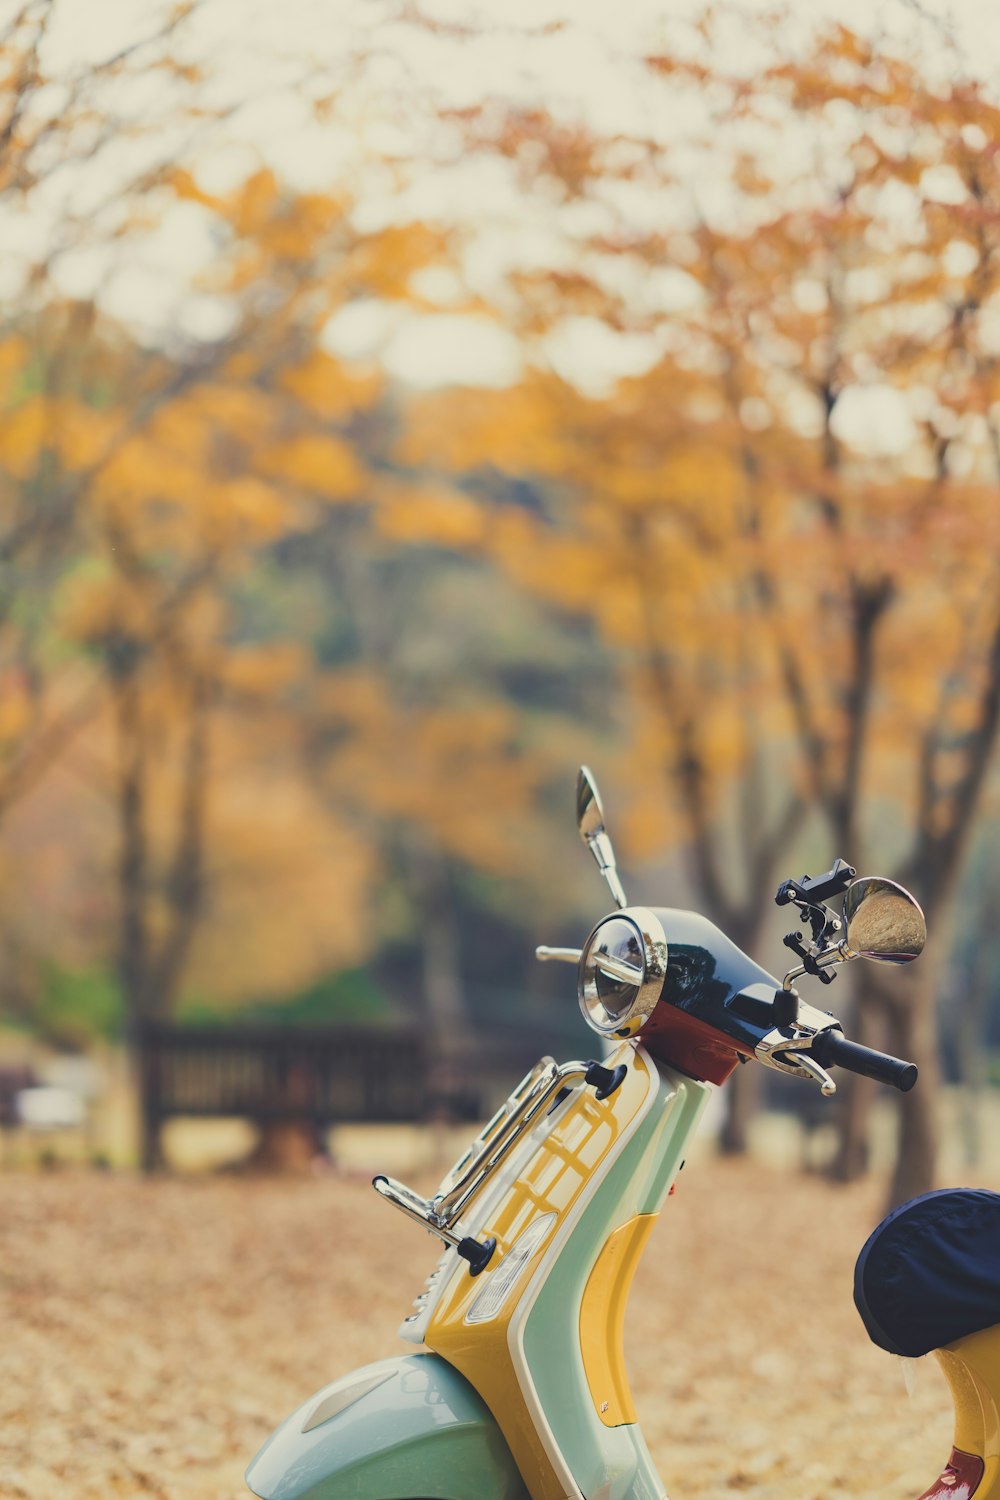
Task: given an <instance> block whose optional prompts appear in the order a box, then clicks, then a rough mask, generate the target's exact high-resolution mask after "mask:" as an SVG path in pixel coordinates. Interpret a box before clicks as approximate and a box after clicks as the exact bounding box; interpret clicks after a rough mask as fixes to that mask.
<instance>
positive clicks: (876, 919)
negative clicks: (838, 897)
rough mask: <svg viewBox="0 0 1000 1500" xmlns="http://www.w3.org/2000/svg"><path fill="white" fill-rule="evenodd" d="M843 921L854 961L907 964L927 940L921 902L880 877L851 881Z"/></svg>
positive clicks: (866, 876)
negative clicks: (857, 959)
mask: <svg viewBox="0 0 1000 1500" xmlns="http://www.w3.org/2000/svg"><path fill="white" fill-rule="evenodd" d="M844 920H845V923H846V925H847V938H846V946H847V948H848V949H849V950H850V956H851V957H852V958H870V959H872V961H873V962H875V963H880V964H908V963H912V961H913V960H914V959H915V958H917V957H918V956H919V955H920V953H921V952H922V951H923V946H924V943H925V942H926V941H927V923H926V921H925V919H924V914H923V911H922V910H921V908H920V904H919V902H918V901H917V900H916V899H915V898H914V897H913V896H911V895H910V893H909V891H908V890H906V889H905V888H904V887H903V886H901V885H897V884H896V882H895V881H894V880H886V879H885V878H884V877H883V876H881V875H860V876H859V877H858V878H857V880H853V881H852V882H851V884H850V885H849V886H848V888H847V895H846V896H845V897H844ZM845 956H846V955H845Z"/></svg>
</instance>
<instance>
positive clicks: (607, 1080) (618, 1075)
mask: <svg viewBox="0 0 1000 1500" xmlns="http://www.w3.org/2000/svg"><path fill="white" fill-rule="evenodd" d="M627 1072H628V1068H626V1066H625V1064H624V1063H619V1064H618V1066H617V1068H605V1067H604V1066H603V1064H602V1063H599V1062H590V1063H588V1064H587V1071H586V1073H585V1074H584V1075H583V1081H584V1083H589V1084H590V1086H591V1088H592V1089H594V1091H595V1094H596V1097H597V1098H598V1099H607V1098H608V1097H609V1096H610V1095H611V1094H613V1093H614V1091H615V1089H617V1088H620V1087H621V1084H622V1081H623V1079H624V1077H625V1074H626V1073H627Z"/></svg>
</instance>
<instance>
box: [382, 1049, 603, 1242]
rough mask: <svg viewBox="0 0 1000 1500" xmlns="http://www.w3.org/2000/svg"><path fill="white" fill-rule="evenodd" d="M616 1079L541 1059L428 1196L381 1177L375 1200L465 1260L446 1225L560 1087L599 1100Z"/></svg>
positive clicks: (582, 1065)
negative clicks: (586, 1091)
mask: <svg viewBox="0 0 1000 1500" xmlns="http://www.w3.org/2000/svg"><path fill="white" fill-rule="evenodd" d="M616 1075H617V1076H616ZM622 1076H624V1069H623V1068H621V1069H616V1070H615V1073H614V1074H609V1073H608V1070H607V1069H606V1068H601V1067H600V1066H599V1065H598V1064H595V1063H593V1062H567V1063H561V1064H557V1063H556V1062H555V1061H554V1059H553V1058H551V1057H543V1058H542V1059H541V1061H539V1062H537V1063H536V1064H535V1066H534V1067H533V1068H532V1070H531V1072H530V1073H529V1074H528V1075H527V1076H526V1077H525V1078H523V1079H522V1080H521V1082H520V1083H519V1084H518V1086H517V1088H516V1089H515V1090H514V1092H513V1093H512V1094H511V1095H510V1097H509V1098H508V1099H507V1100H506V1102H505V1103H504V1104H503V1105H502V1106H501V1108H500V1109H498V1110H497V1112H496V1114H495V1115H494V1116H493V1118H492V1120H490V1122H489V1124H488V1125H487V1126H486V1127H485V1129H484V1130H483V1131H482V1132H481V1133H480V1135H478V1136H477V1137H476V1139H475V1140H474V1141H473V1143H472V1145H471V1146H470V1147H469V1149H468V1151H466V1152H465V1154H464V1155H463V1156H461V1157H459V1159H458V1161H457V1162H456V1163H455V1165H454V1166H453V1167H452V1169H451V1171H450V1172H449V1173H448V1175H447V1177H446V1178H445V1179H444V1181H443V1182H442V1183H441V1186H440V1187H439V1189H438V1191H437V1193H436V1194H435V1195H434V1197H433V1198H421V1197H420V1195H419V1193H415V1192H414V1191H413V1189H412V1188H408V1187H406V1186H405V1184H404V1183H402V1182H396V1181H395V1180H394V1179H393V1178H392V1177H385V1176H383V1175H379V1176H378V1177H375V1178H373V1179H372V1186H373V1187H374V1189H375V1191H376V1192H377V1193H378V1194H379V1195H380V1197H382V1198H385V1199H386V1201H387V1202H389V1203H391V1204H392V1205H393V1206H394V1207H395V1208H398V1209H399V1210H400V1211H401V1212H402V1213H404V1214H406V1216H407V1217H408V1218H410V1219H413V1220H415V1221H416V1223H418V1224H422V1225H423V1226H424V1228H425V1229H429V1230H430V1232H431V1234H435V1235H437V1237H438V1238H439V1239H441V1240H444V1242H445V1244H446V1245H452V1246H454V1247H455V1248H456V1249H458V1250H459V1253H460V1254H464V1255H465V1256H466V1259H468V1255H467V1254H466V1251H464V1250H462V1249H461V1246H462V1245H468V1244H469V1242H468V1241H467V1240H463V1239H461V1238H460V1236H459V1235H457V1234H456V1233H455V1230H454V1228H453V1227H452V1226H454V1225H455V1224H456V1223H457V1221H458V1219H459V1217H460V1215H461V1214H462V1213H463V1212H464V1210H465V1209H466V1208H468V1206H469V1204H470V1203H471V1202H472V1200H473V1199H474V1198H475V1197H476V1196H477V1195H478V1194H479V1192H480V1191H481V1190H482V1188H483V1187H484V1186H485V1185H486V1183H487V1182H488V1180H489V1179H490V1177H492V1175H493V1173H494V1172H495V1171H496V1170H497V1168H498V1167H499V1166H500V1163H501V1162H502V1161H503V1160H504V1159H505V1158H506V1157H507V1156H508V1154H509V1153H510V1152H511V1151H512V1150H513V1148H514V1146H515V1145H516V1144H517V1142H518V1141H519V1140H521V1139H522V1137H523V1136H524V1135H525V1134H526V1133H527V1131H529V1130H530V1129H531V1128H532V1126H533V1125H535V1124H537V1122H538V1121H539V1119H542V1118H544V1115H545V1113H546V1111H547V1110H548V1108H549V1106H550V1105H551V1103H552V1102H553V1100H554V1099H555V1098H556V1096H557V1095H558V1094H560V1093H561V1092H562V1091H563V1090H564V1089H568V1088H573V1087H576V1086H577V1085H578V1084H580V1083H584V1082H589V1083H593V1085H594V1087H595V1088H596V1089H597V1091H598V1094H597V1097H598V1098H605V1097H607V1095H608V1094H610V1093H613V1092H614V1090H615V1089H616V1088H617V1087H618V1085H619V1084H620V1082H621V1078H622ZM609 1085H610V1086H609ZM602 1089H604V1090H605V1092H604V1093H602V1092H601V1090H602ZM486 1243H487V1244H488V1243H489V1241H487V1242H486Z"/></svg>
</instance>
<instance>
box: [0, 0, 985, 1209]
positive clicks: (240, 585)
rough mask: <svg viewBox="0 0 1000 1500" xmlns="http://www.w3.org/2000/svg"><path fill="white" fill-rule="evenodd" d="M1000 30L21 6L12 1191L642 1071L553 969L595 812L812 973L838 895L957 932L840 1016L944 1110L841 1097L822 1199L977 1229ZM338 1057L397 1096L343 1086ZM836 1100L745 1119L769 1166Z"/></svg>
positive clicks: (13, 284)
mask: <svg viewBox="0 0 1000 1500" xmlns="http://www.w3.org/2000/svg"><path fill="white" fill-rule="evenodd" d="M967 10H969V13H967V15H966V17H964V15H963V12H961V9H958V10H955V12H948V13H946V12H945V10H940V12H939V10H936V9H934V7H927V6H918V5H903V3H901V5H897V6H886V7H885V9H883V10H880V12H879V15H877V20H876V21H873V18H871V17H870V15H868V13H867V7H858V17H856V23H855V24H856V28H852V26H850V24H849V20H850V18H849V17H847V12H846V10H844V7H840V6H838V7H837V12H838V15H837V20H834V18H832V13H829V15H822V13H820V10H819V9H817V7H798V9H796V7H792V9H789V10H786V12H781V13H777V12H772V10H769V9H765V7H759V6H751V5H739V6H730V7H717V9H712V10H700V9H694V7H687V6H681V5H675V6H672V7H669V13H667V15H664V10H663V7H661V6H654V5H646V3H645V0H630V5H627V6H624V7H615V13H613V17H612V15H609V13H607V12H606V10H604V9H601V7H598V6H583V7H579V6H574V7H565V6H562V5H559V3H558V0H552V3H547V5H543V6H541V7H540V6H538V5H534V3H532V5H531V6H520V7H517V6H514V7H513V9H508V10H507V13H505V18H504V21H502V24H499V23H498V20H496V17H495V15H492V13H490V10H489V7H486V6H477V5H474V3H471V0H468V3H466V0H433V3H426V5H411V3H406V5H397V3H388V0H387V3H385V5H382V3H366V5H360V6H342V7H330V6H316V5H309V3H306V0H294V3H289V5H286V6H285V5H283V6H282V7H280V12H276V10H274V7H264V6H258V7H250V9H247V7H246V6H244V5H234V3H229V0H201V3H195V5H180V6H160V7H156V6H144V7H141V10H136V7H133V6H129V5H123V3H112V0H100V3H91V5H90V6H88V7H87V18H85V24H84V21H82V17H81V13H79V9H78V7H75V6H72V5H66V3H60V0H30V3H25V5H19V6H18V5H13V6H7V7H6V12H4V18H3V33H1V43H3V69H4V74H3V121H1V130H0V211H1V214H3V219H1V233H0V320H1V330H0V401H1V407H0V998H1V1001H3V1017H4V1020H3V1032H1V1035H0V1058H1V1059H3V1064H1V1091H0V1094H1V1100H0V1104H1V1109H3V1115H4V1119H6V1122H7V1133H6V1148H7V1161H9V1163H16V1161H21V1160H37V1157H39V1152H42V1154H43V1155H45V1157H46V1160H52V1158H55V1160H57V1158H58V1155H60V1152H61V1151H64V1149H69V1146H67V1143H64V1142H63V1140H61V1139H58V1140H57V1139H55V1136H54V1134H52V1136H51V1137H46V1136H45V1131H46V1130H48V1131H49V1133H51V1131H57V1130H58V1128H60V1127H69V1125H73V1127H78V1131H76V1134H78V1136H79V1142H78V1146H79V1151H78V1157H79V1154H81V1152H82V1160H91V1161H100V1163H111V1164H127V1163H136V1161H139V1163H142V1164H144V1166H147V1167H148V1166H159V1164H163V1163H169V1148H168V1145H165V1136H163V1131H162V1130H160V1127H162V1125H163V1124H165V1122H166V1121H168V1119H172V1118H174V1116H183V1115H184V1113H187V1115H189V1116H190V1115H198V1113H205V1115H210V1116H220V1118H222V1116H226V1118H232V1116H240V1115H246V1113H247V1112H249V1116H250V1122H252V1125H255V1127H256V1130H258V1134H256V1136H253V1134H250V1136H247V1134H246V1133H243V1134H240V1136H235V1134H232V1133H229V1134H228V1136H220V1134H219V1131H217V1128H216V1127H205V1128H202V1131H201V1139H202V1142H204V1145H205V1151H207V1152H208V1155H207V1157H205V1160H210V1158H211V1148H210V1142H208V1137H210V1136H211V1133H213V1130H214V1131H216V1134H214V1142H216V1145H214V1151H216V1154H219V1152H222V1155H223V1157H225V1155H226V1154H229V1155H232V1154H235V1155H240V1154H241V1152H244V1151H252V1149H256V1151H258V1160H268V1161H271V1163H273V1164H280V1163H282V1161H285V1164H294V1163H295V1161H298V1163H300V1164H301V1160H309V1157H310V1154H312V1152H313V1151H316V1149H318V1151H325V1149H327V1148H328V1142H327V1139H325V1134H324V1133H325V1128H327V1125H328V1124H330V1122H331V1121H333V1119H334V1118H343V1119H349V1118H354V1116H357V1118H370V1119H376V1118H379V1116H385V1118H387V1119H393V1118H400V1119H403V1118H411V1116H420V1118H429V1116H430V1115H433V1116H435V1118H438V1119H445V1121H447V1119H456V1118H457V1119H460V1118H480V1116H481V1115H483V1113H484V1112H489V1109H490V1107H492V1104H493V1103H495V1100H493V1095H495V1094H496V1091H498V1089H501V1092H505V1091H507V1086H508V1082H510V1080H513V1077H516V1076H519V1074H520V1071H523V1068H525V1067H528V1065H529V1064H531V1062H532V1061H534V1058H535V1056H537V1055H538V1052H540V1050H558V1049H562V1050H564V1052H565V1050H576V1052H579V1050H580V1047H583V1046H588V1044H586V1041H585V1035H586V1034H583V1032H582V1031H580V1025H579V1019H577V1011H576V1002H574V996H573V981H571V978H570V975H568V974H567V971H562V969H559V971H558V972H552V969H535V965H534V960H532V950H534V947H535V944H537V942H556V944H558V942H568V944H579V941H580V936H582V933H583V932H585V930H586V927H588V926H589V922H591V921H592V919H595V916H597V915H600V912H601V909H603V906H604V904H606V901H604V894H603V889H601V888H600V885H598V882H597V879H595V871H594V870H592V868H591V867H589V861H588V859H586V856H585V855H583V853H582V850H580V847H579V844H577V843H576V831H574V825H573V814H571V805H573V804H571V796H573V778H574V774H576V766H577V763H579V762H580V760H588V762H589V763H592V766H594V769H595V771H597V774H598V778H600V781H601V786H603V787H604V798H606V802H607V805H609V816H610V826H612V832H613V835H615V838H616V843H618V847H619V858H621V859H622V864H624V868H625V873H627V885H628V889H630V891H633V892H636V894H640V892H642V895H643V897H645V898H654V897H655V898H657V900H658V901H664V903H670V904H682V906H694V907H699V909H702V910H706V912H708V913H709V915H712V916H714V919H715V921H718V922H720V926H723V929H724V930H726V932H727V933H730V936H733V938H735V939H736V942H739V944H741V945H744V947H747V948H750V950H751V951H753V953H754V954H756V956H757V957H760V960H762V962H765V963H769V965H771V966H772V968H781V963H780V954H781V951H783V950H781V947H780V935H781V930H783V927H784V926H786V924H784V922H781V918H780V915H777V913H774V912H772V909H771V897H772V892H774V888H775V885H777V883H778V880H780V879H783V877H786V876H789V874H793V873H796V871H801V870H804V868H810V870H814V868H825V867H826V865H829V864H831V862H832V858H834V855H838V853H840V855H843V856H846V858H849V859H850V862H853V864H855V865H858V867H859V868H864V870H871V871H876V870H877V871H879V873H888V874H892V876H895V877H900V879H903V880H904V882H906V883H909V885H910V886H912V888H913V889H915V891H916V894H918V897H919V898H921V900H922V903H924V906H925V909H927V915H928V926H930V930H931V945H930V948H928V953H927V956H925V959H924V960H922V963H921V965H919V966H918V969H919V974H918V972H915V975H913V977H910V975H906V977H894V978H892V980H891V981H889V983H885V981H883V980H880V978H879V977H877V975H876V977H874V978H873V975H868V974H867V975H856V977H855V975H850V978H841V981H840V984H838V992H837V1001H838V1007H840V1011H841V1013H843V1014H844V1017H846V1023H847V1025H849V1026H850V1029H852V1031H853V1034H855V1035H859V1037H861V1038H862V1040H867V1041H870V1043H874V1044H882V1046H886V1047H889V1049H891V1050H894V1052H898V1053H903V1055H906V1056H913V1058H915V1059H916V1061H918V1062H919V1065H921V1068H922V1076H924V1088H922V1089H921V1091H918V1094H916V1095H910V1097H909V1098H907V1101H906V1106H904V1107H903V1109H901V1110H900V1118H898V1122H895V1124H894V1122H892V1121H883V1125H882V1128H879V1127H877V1125H876V1127H874V1137H873V1095H871V1092H868V1091H865V1089H864V1088H861V1086H856V1088H852V1086H850V1085H846V1086H844V1088H843V1089H841V1098H840V1103H838V1106H837V1109H835V1110H828V1112H826V1113H825V1116H823V1121H825V1124H823V1131H822V1134H823V1140H822V1142H819V1145H817V1146H816V1151H817V1152H819V1158H822V1164H825V1166H826V1167H828V1169H829V1170H831V1172H832V1173H834V1175H835V1176H838V1178H841V1179H850V1178H853V1176H858V1175H859V1173H862V1172H864V1170H865V1167H867V1164H868V1163H870V1160H871V1149H873V1140H882V1142H883V1145H882V1146H876V1151H877V1154H879V1152H882V1158H885V1160H888V1158H892V1160H895V1163H897V1167H895V1172H897V1176H895V1185H894V1191H895V1194H897V1197H901V1196H904V1194H906V1193H909V1191H915V1190H919V1188H922V1187H927V1185H928V1184H930V1182H931V1181H933V1176H934V1170H936V1161H934V1158H936V1149H937V1143H939V1109H937V1107H939V1104H940V1103H942V1101H943V1100H946V1098H948V1097H952V1095H954V1104H955V1107H954V1109H952V1115H954V1116H955V1119H957V1121H958V1122H960V1125H961V1152H963V1155H964V1157H966V1158H967V1160H969V1161H976V1158H978V1154H981V1152H982V1139H984V1110H988V1109H990V1098H988V1089H990V1086H991V1082H993V1071H994V1068H996V1058H997V1053H996V1046H997V1041H999V1040H1000V999H999V998H997V980H999V977H1000V947H999V945H997V939H996V922H994V913H993V894H994V889H996V885H997V879H999V874H1000V871H999V870H997V858H996V853H994V844H996V817H997V805H996V766H994V760H996V756H994V750H996V739H997V729H999V723H1000V589H999V586H997V585H999V579H1000V552H999V549H997V531H999V526H1000V510H999V507H997V481H999V477H1000V474H999V465H1000V294H999V293H1000V171H999V165H997V139H999V123H1000V114H999V113H997V102H996V90H994V84H996V65H997V58H999V55H1000V51H999V49H1000V36H999V34H997V31H999V27H997V24H996V23H994V24H993V33H991V31H990V30H988V28H987V31H985V33H984V26H982V24H981V23H984V17H982V15H981V12H979V7H976V6H970V7H967ZM973 12H975V15H973ZM973 23H975V24H973ZM331 1026H334V1028H337V1029H339V1032H340V1034H342V1035H343V1038H345V1044H346V1040H349V1038H352V1046H354V1049H355V1050H354V1053H351V1058H352V1061H351V1064H349V1067H348V1068H346V1074H345V1070H343V1067H342V1070H340V1074H337V1073H336V1067H334V1064H333V1062H331V1061H327V1064H324V1068H325V1070H327V1071H324V1068H319V1073H315V1070H313V1074H309V1068H307V1067H306V1064H304V1061H303V1058H304V1055H306V1053H309V1050H313V1052H315V1049H316V1047H319V1049H321V1050H322V1047H324V1046H325V1043H324V1035H325V1031H327V1029H328V1028H331ZM297 1028H298V1032H297V1037H298V1043H295V1038H294V1037H292V1038H291V1040H289V1041H286V1043H283V1044H282V1046H283V1047H285V1050H283V1052H282V1056H280V1062H279V1064H274V1065H271V1067H270V1068H268V1067H265V1065H264V1061H262V1059H267V1058H268V1056H270V1058H271V1064H273V1049H274V1047H276V1046H279V1043H280V1038H282V1037H285V1035H286V1034H292V1032H295V1029H297ZM318 1028H319V1029H321V1031H318ZM321 1032H322V1034H321ZM366 1038H367V1041H366ZM372 1038H375V1043H373V1046H378V1047H391V1046H396V1049H397V1056H399V1065H397V1070H396V1074H397V1080H396V1083H393V1082H391V1079H390V1082H388V1083H387V1085H385V1089H384V1091H382V1097H372V1091H370V1088H369V1086H367V1085H364V1079H367V1077H369V1074H370V1073H372V1070H373V1068H375V1067H376V1064H375V1062H372V1058H373V1053H372V1047H370V1046H369V1041H372ZM421 1040H423V1041H421ZM427 1041H429V1043H432V1044H430V1046H426V1047H424V1050H420V1049H421V1046H423V1043H427ZM414 1047H415V1049H418V1050H417V1053H414V1052H412V1049H414ZM325 1056H327V1055H325V1053H324V1058H325ZM408 1059H409V1061H408ZM490 1061H492V1065H493V1073H496V1077H492V1076H490V1070H489V1068H487V1062H490ZM331 1068H333V1073H330V1070H331ZM303 1070H304V1071H303ZM741 1071H742V1070H741ZM745 1071H747V1073H756V1071H757V1070H745ZM321 1074H322V1077H321ZM390 1074H391V1068H390ZM414 1074H415V1076H418V1082H420V1085H421V1086H420V1088H417V1089H414V1088H412V1086H408V1083H406V1079H408V1077H409V1079H411V1083H412V1076H414ZM348 1076H349V1077H354V1080H355V1089H354V1094H351V1088H349V1086H348ZM358 1080H360V1082H358ZM498 1080H499V1082H498ZM939 1080H940V1082H942V1083H943V1085H945V1086H946V1088H948V1089H949V1091H951V1095H949V1094H946V1092H945V1091H939V1089H937V1083H939ZM25 1089H30V1091H31V1094H30V1097H24V1091H25ZM366 1089H367V1092H366ZM39 1091H40V1092H39ZM345 1091H346V1092H345ZM955 1091H958V1092H957V1094H955ZM790 1092H792V1094H795V1095H796V1098H798V1094H801V1091H790ZM376 1094H378V1091H376ZM334 1095H336V1097H337V1098H339V1103H337V1104H336V1106H334V1104H331V1103H330V1101H331V1098H333V1097H334ZM324 1100H325V1104H324V1103H322V1101H324ZM247 1101H249V1103H247ZM786 1101H787V1103H789V1104H792V1103H793V1101H792V1098H790V1094H783V1092H781V1091H778V1092H777V1094H775V1092H774V1089H771V1091H768V1095H766V1097H762V1088H760V1080H759V1079H747V1077H744V1079H741V1080H739V1085H738V1086H736V1088H735V1089H732V1091H730V1097H729V1101H727V1104H726V1107H724V1109H723V1107H720V1113H718V1121H720V1130H721V1145H723V1148H724V1149H726V1151H729V1152H741V1151H744V1149H745V1148H747V1145H748V1142H750V1139H751V1136H753V1133H754V1130H756V1125H754V1116H756V1113H757V1110H759V1109H760V1106H762V1103H763V1104H768V1106H769V1107H775V1106H777V1107H784V1104H786ZM801 1103H804V1104H811V1103H813V1101H801ZM237 1106H238V1107H237ZM255 1112H256V1113H255ZM880 1112H883V1113H885V1110H883V1107H882V1106H880V1109H879V1110H876V1116H879V1115H880ZM310 1113H312V1118H310ZM279 1116H280V1119H279ZM292 1116H294V1118H295V1119H298V1122H300V1127H301V1128H304V1130H306V1139H304V1142H303V1140H300V1143H298V1154H297V1148H295V1143H294V1136H295V1131H294V1130H291V1128H286V1127H288V1119H291V1118H292ZM303 1121H304V1122H306V1125H304V1127H303ZM808 1124H810V1122H808V1119H807V1125H808ZM21 1127H24V1128H21ZM301 1128H300V1131H298V1134H300V1137H301ZM171 1130H174V1127H171ZM168 1134H169V1131H168ZM174 1134H177V1131H174ZM177 1139H178V1140H180V1136H178V1137H177ZM894 1139H895V1140H897V1145H895V1146H894ZM223 1142H225V1143H223ZM69 1145H72V1143H69ZM303 1152H304V1158H303ZM70 1155H72V1151H70ZM181 1155H183V1151H181ZM819 1158H817V1161H819ZM174 1164H178V1163H174Z"/></svg>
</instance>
